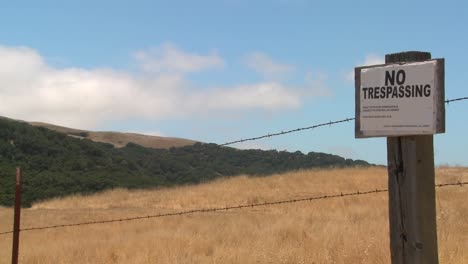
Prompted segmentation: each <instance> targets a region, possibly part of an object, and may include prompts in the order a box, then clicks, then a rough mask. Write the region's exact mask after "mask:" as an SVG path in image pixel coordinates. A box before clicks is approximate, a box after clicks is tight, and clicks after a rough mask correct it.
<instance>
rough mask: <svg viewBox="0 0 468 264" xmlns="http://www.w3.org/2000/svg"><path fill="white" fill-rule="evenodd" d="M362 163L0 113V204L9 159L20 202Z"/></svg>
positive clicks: (8, 199) (8, 187) (7, 193)
mask: <svg viewBox="0 0 468 264" xmlns="http://www.w3.org/2000/svg"><path fill="white" fill-rule="evenodd" d="M358 165H359V166H365V165H368V163H367V162H364V161H353V160H350V159H344V158H342V157H339V156H335V155H329V154H325V153H314V152H310V153H308V154H302V153H300V152H295V153H289V152H284V151H282V152H277V151H262V150H237V149H234V148H228V147H220V146H218V145H215V144H202V143H196V144H194V145H191V146H185V147H180V148H170V149H152V148H145V147H142V146H139V145H136V144H133V143H129V144H127V146H125V147H123V148H114V146H113V145H111V144H105V143H97V142H93V141H91V140H88V139H79V138H74V137H69V136H67V135H66V134H64V133H59V132H55V131H52V130H49V129H46V128H44V127H35V126H31V125H29V124H26V123H24V122H17V121H13V120H6V119H0V205H6V206H11V205H12V204H13V191H14V171H15V166H21V167H22V168H23V170H24V181H23V190H24V194H23V204H24V205H25V206H29V205H30V204H31V203H32V202H34V201H38V200H43V199H48V198H52V197H58V196H64V195H70V194H73V193H93V192H97V191H101V190H104V189H109V188H117V187H125V188H148V187H155V186H172V185H180V184H194V183H200V182H205V181H210V180H213V179H215V178H218V177H225V176H232V175H239V174H249V175H268V174H272V173H276V172H285V171H291V170H298V169H305V168H315V167H344V166H358Z"/></svg>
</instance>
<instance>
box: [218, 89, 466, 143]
mask: <svg viewBox="0 0 468 264" xmlns="http://www.w3.org/2000/svg"><path fill="white" fill-rule="evenodd" d="M463 100H468V97H460V98H455V99H449V100H445V103H446V104H449V103H451V102H456V101H463ZM352 120H355V118H353V117H350V118H345V119H342V120H337V121H329V122H326V123H321V124H317V125H313V126H307V127H300V128H296V129H291V130H287V131H281V132H277V133H271V134H270V133H269V134H266V135H263V136H258V137H251V138H246V139H239V140H234V141H231V142H226V143H223V144H220V146H229V145H232V144H236V143H242V142H246V141H254V140H259V139H263V138H269V137H275V136H280V135H285V134H289V133H294V132H299V131H303V130H308V129H314V128H318V127H323V126H331V125H336V124H339V123H344V122H349V121H352Z"/></svg>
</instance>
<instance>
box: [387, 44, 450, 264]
mask: <svg viewBox="0 0 468 264" xmlns="http://www.w3.org/2000/svg"><path fill="white" fill-rule="evenodd" d="M430 59H431V54H430V53H427V52H403V53H396V54H389V55H386V56H385V63H399V62H411V61H424V60H430ZM439 107H440V106H439ZM442 107H443V105H442ZM387 162H388V195H389V197H388V198H389V200H388V201H389V204H388V205H389V221H390V250H391V256H392V263H395V264H396V263H415V264H417V263H421V264H422V263H424V264H433V263H439V258H438V249H437V225H436V200H435V186H434V185H435V171H434V140H433V135H417V136H402V137H387Z"/></svg>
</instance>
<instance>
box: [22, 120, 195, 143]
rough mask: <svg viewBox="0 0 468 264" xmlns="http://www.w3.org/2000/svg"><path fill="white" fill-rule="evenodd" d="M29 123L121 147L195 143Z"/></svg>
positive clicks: (192, 141)
mask: <svg viewBox="0 0 468 264" xmlns="http://www.w3.org/2000/svg"><path fill="white" fill-rule="evenodd" d="M29 124H31V125H33V126H38V127H45V128H47V129H50V130H54V131H57V132H60V133H64V134H67V135H69V136H73V137H78V138H86V139H89V140H92V141H95V142H102V143H109V144H112V145H114V147H117V148H122V147H125V146H126V145H127V144H128V143H134V144H137V145H140V146H143V147H147V148H165V149H168V148H172V147H183V146H190V145H193V144H195V143H196V141H194V140H189V139H183V138H173V137H160V136H150V135H143V134H137V133H121V132H110V131H87V130H81V129H74V128H68V127H62V126H57V125H52V124H48V123H43V122H29Z"/></svg>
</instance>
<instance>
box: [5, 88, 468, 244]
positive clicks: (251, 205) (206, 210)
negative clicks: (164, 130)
mask: <svg viewBox="0 0 468 264" xmlns="http://www.w3.org/2000/svg"><path fill="white" fill-rule="evenodd" d="M463 100H468V97H460V98H455V99H450V100H446V101H445V103H447V104H449V103H451V102H458V101H463ZM352 120H354V118H345V119H342V120H336V121H329V122H326V123H320V124H316V125H312V126H306V127H301V128H296V129H291V130H286V131H281V132H276V133H269V134H266V135H262V136H257V137H251V138H246V139H239V140H235V141H230V142H226V143H223V144H220V146H228V145H232V144H235V143H241V142H245V141H255V140H260V139H263V138H269V137H275V136H280V135H285V134H290V133H295V132H299V131H304V130H310V129H314V128H319V127H325V126H332V125H337V124H340V123H344V122H349V121H352ZM467 184H468V182H467V181H458V182H447V183H441V184H436V185H435V187H437V188H444V187H454V186H460V187H464V186H466V185H467ZM382 192H388V189H372V190H365V191H359V190H358V191H355V192H347V193H342V192H341V193H334V194H327V195H321V196H310V197H305V198H298V199H285V200H278V201H268V202H261V203H249V204H241V205H230V206H225V207H213V208H200V209H193V210H186V211H179V212H171V213H163V214H152V215H144V216H143V215H142V216H135V217H128V218H118V219H108V220H102V221H88V222H81V223H70V224H60V225H49V226H36V227H34V226H33V227H27V228H22V229H21V228H15V229H14V230H11V231H6V232H0V236H2V235H7V234H14V233H15V232H17V233H18V235H19V233H20V232H26V231H35V230H36V231H37V230H46V229H56V228H64V227H78V226H86V225H95V224H106V223H115V222H128V221H136V220H143V219H152V218H162V217H171V216H182V215H189V214H195V213H209V212H218V211H227V210H235V209H242V208H255V207H266V206H274V205H279V204H292V203H299V202H306V201H316V200H325V199H339V198H344V197H349V196H361V195H369V194H376V193H382Z"/></svg>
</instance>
